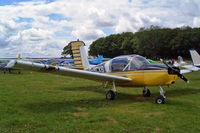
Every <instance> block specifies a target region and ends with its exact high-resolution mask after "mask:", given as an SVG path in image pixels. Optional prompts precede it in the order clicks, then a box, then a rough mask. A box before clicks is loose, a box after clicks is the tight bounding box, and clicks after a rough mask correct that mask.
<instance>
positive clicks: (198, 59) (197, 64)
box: [173, 50, 200, 71]
mask: <svg viewBox="0 0 200 133" xmlns="http://www.w3.org/2000/svg"><path fill="white" fill-rule="evenodd" d="M189 52H190V55H191V59H192V64H188V63H186V62H184V61H183V58H182V57H180V56H179V58H178V60H179V61H178V62H175V63H174V64H173V65H174V66H176V67H181V68H185V69H187V71H198V70H200V55H199V54H198V53H197V51H196V50H189Z"/></svg>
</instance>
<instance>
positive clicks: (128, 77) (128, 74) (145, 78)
mask: <svg viewBox="0 0 200 133" xmlns="http://www.w3.org/2000/svg"><path fill="white" fill-rule="evenodd" d="M81 47H82V46H81ZM80 49H82V48H80ZM81 51H82V52H83V50H81ZM81 58H82V59H81V60H82V61H83V62H84V63H82V64H84V65H83V67H84V70H77V69H71V68H64V67H59V66H52V65H46V64H40V63H34V62H28V61H22V60H12V61H10V62H9V63H8V64H7V66H6V67H8V68H13V67H14V68H23V69H28V70H31V71H39V72H48V73H54V74H60V75H65V76H72V77H78V78H85V79H89V80H95V81H99V82H103V83H105V84H112V85H113V89H112V90H109V91H108V92H107V93H106V99H108V100H113V99H114V98H115V94H116V92H117V91H116V85H117V86H128V87H144V90H143V96H150V95H151V93H150V90H149V89H148V88H147V87H149V86H158V87H159V90H160V96H159V97H158V98H157V99H156V103H157V104H164V103H165V98H166V96H165V91H164V90H163V89H162V87H161V86H168V85H171V84H174V83H175V82H176V80H177V79H178V78H181V79H183V80H184V81H186V82H188V80H187V79H186V78H185V77H184V76H183V75H182V74H183V73H188V72H190V71H182V70H180V69H179V68H177V67H172V66H170V65H168V64H166V63H165V62H164V64H150V62H149V61H148V60H147V59H146V58H144V57H142V56H140V55H135V54H133V55H124V56H118V57H116V58H113V59H111V60H109V61H107V62H104V63H102V64H99V65H97V66H94V67H90V66H89V65H88V64H89V63H88V60H87V59H88V58H87V56H86V54H82V55H81Z"/></svg>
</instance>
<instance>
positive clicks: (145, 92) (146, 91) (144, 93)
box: [142, 87, 151, 97]
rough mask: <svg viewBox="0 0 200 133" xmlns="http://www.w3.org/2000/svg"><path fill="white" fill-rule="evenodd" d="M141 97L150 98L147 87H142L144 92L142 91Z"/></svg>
mask: <svg viewBox="0 0 200 133" xmlns="http://www.w3.org/2000/svg"><path fill="white" fill-rule="evenodd" d="M142 95H143V96H144V97H150V96H151V92H150V90H149V89H148V88H147V87H144V90H143V91H142Z"/></svg>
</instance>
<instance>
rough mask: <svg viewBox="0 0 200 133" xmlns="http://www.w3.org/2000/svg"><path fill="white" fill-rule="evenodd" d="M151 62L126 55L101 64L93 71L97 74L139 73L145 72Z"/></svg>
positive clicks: (139, 57) (137, 56)
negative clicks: (140, 71) (138, 71)
mask: <svg viewBox="0 0 200 133" xmlns="http://www.w3.org/2000/svg"><path fill="white" fill-rule="evenodd" d="M149 64H150V62H149V61H148V60H147V59H146V58H144V57H142V56H139V55H126V56H119V57H116V58H114V59H112V60H109V61H107V62H105V63H103V64H100V65H98V66H96V67H94V68H93V69H92V71H96V72H106V73H110V72H125V71H137V70H144V68H145V67H146V66H148V65H149Z"/></svg>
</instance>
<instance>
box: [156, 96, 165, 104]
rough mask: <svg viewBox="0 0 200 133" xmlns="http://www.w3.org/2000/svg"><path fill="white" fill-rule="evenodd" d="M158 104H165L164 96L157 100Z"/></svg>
mask: <svg viewBox="0 0 200 133" xmlns="http://www.w3.org/2000/svg"><path fill="white" fill-rule="evenodd" d="M156 103H157V104H164V103H165V98H164V97H162V96H159V97H158V98H157V99H156Z"/></svg>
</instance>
